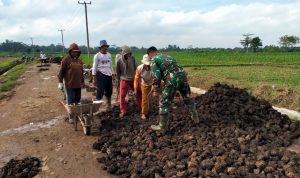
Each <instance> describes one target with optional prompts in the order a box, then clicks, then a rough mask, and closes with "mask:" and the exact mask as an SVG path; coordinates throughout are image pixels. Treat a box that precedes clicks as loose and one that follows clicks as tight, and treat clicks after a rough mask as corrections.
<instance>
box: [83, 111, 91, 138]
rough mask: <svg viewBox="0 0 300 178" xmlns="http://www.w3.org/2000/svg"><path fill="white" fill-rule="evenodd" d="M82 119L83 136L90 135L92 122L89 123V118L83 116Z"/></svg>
mask: <svg viewBox="0 0 300 178" xmlns="http://www.w3.org/2000/svg"><path fill="white" fill-rule="evenodd" d="M83 119H84V124H85V126H84V127H83V132H84V134H85V135H90V134H91V130H92V126H91V124H92V121H91V117H89V116H87V115H85V116H83Z"/></svg>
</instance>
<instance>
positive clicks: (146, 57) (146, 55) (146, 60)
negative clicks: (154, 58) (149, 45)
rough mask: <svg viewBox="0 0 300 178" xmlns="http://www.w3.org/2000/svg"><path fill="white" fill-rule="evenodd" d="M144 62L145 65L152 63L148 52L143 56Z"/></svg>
mask: <svg viewBox="0 0 300 178" xmlns="http://www.w3.org/2000/svg"><path fill="white" fill-rule="evenodd" d="M142 63H143V64H145V65H150V59H149V58H148V54H145V55H144V56H143V60H142Z"/></svg>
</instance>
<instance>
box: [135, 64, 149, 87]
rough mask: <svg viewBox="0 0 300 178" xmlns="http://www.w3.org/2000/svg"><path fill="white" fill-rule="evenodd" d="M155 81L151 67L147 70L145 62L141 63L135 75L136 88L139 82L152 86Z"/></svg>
mask: <svg viewBox="0 0 300 178" xmlns="http://www.w3.org/2000/svg"><path fill="white" fill-rule="evenodd" d="M152 83H153V73H152V71H151V69H149V70H147V68H146V66H145V64H141V65H139V66H138V67H137V68H136V71H135V77H134V89H135V90H137V89H138V87H139V84H142V85H144V86H151V85H152Z"/></svg>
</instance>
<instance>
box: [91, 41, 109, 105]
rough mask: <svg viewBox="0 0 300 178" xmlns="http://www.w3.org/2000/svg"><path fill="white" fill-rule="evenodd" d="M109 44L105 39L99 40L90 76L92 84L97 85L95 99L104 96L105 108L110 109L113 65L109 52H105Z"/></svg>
mask: <svg viewBox="0 0 300 178" xmlns="http://www.w3.org/2000/svg"><path fill="white" fill-rule="evenodd" d="M108 47H109V45H108V44H107V42H106V41H105V40H101V41H100V46H99V50H100V51H99V52H98V53H97V54H95V56H94V61H93V67H92V76H93V85H94V86H96V87H97V92H96V99H97V100H101V99H102V98H103V95H105V97H106V101H107V110H110V109H111V95H112V89H113V88H112V80H113V65H112V58H111V54H110V53H109V52H107V50H108Z"/></svg>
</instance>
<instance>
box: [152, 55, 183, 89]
mask: <svg viewBox="0 0 300 178" xmlns="http://www.w3.org/2000/svg"><path fill="white" fill-rule="evenodd" d="M151 71H152V72H153V87H154V90H155V91H158V90H159V89H160V82H161V80H164V83H165V84H176V83H177V79H178V76H179V75H185V72H184V70H183V68H182V67H181V66H179V65H178V64H177V62H176V60H175V59H174V58H172V57H171V56H169V55H165V54H159V55H156V56H154V57H153V58H152V59H151Z"/></svg>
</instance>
